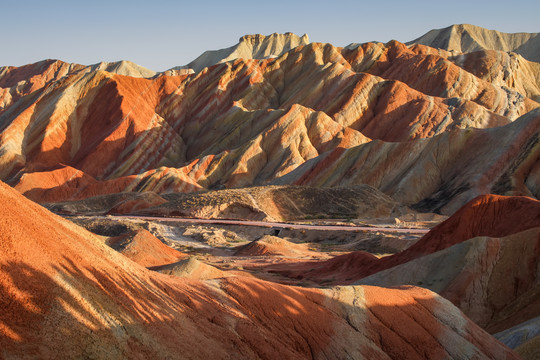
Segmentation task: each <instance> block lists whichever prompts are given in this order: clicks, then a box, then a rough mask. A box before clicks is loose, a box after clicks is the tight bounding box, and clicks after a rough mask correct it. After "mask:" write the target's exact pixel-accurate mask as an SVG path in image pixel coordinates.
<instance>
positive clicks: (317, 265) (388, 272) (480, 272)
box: [270, 195, 540, 333]
mask: <svg viewBox="0 0 540 360" xmlns="http://www.w3.org/2000/svg"><path fill="white" fill-rule="evenodd" d="M539 263H540V201H537V200H534V199H531V198H526V197H501V196H494V195H488V196H480V197H478V198H476V199H475V200H473V201H471V202H469V203H468V204H467V205H465V206H464V207H463V208H462V209H460V210H459V211H458V212H456V213H455V214H454V215H453V216H451V217H450V218H449V219H448V220H446V221H444V222H443V223H441V224H440V225H438V226H436V227H435V228H433V229H432V230H431V231H430V232H429V233H428V234H426V235H425V236H424V237H422V238H421V239H420V240H419V241H418V242H416V243H415V244H414V245H412V246H411V247H409V248H408V249H406V250H404V251H402V252H400V253H397V254H395V255H392V256H387V257H383V258H381V259H378V258H376V257H375V256H373V255H371V254H368V253H364V252H361V251H358V252H353V253H350V254H346V255H341V256H338V257H335V258H332V259H330V260H326V261H322V262H310V263H299V264H282V265H273V266H271V267H270V270H271V271H274V272H278V273H280V274H283V275H286V276H289V277H293V278H301V279H308V280H312V281H316V282H319V283H325V284H328V283H330V284H350V283H353V282H354V283H357V284H368V285H373V284H377V285H380V286H397V285H417V286H422V287H426V288H428V289H430V290H433V291H436V292H437V293H439V294H440V295H442V296H444V297H445V298H446V299H448V300H450V301H452V302H453V303H454V304H455V305H456V306H458V307H459V308H460V309H461V310H463V311H464V312H465V313H466V314H467V315H468V316H469V317H471V318H472V319H473V320H474V321H475V322H476V323H477V324H479V325H481V326H482V327H484V328H485V329H487V330H488V331H490V332H492V333H495V332H499V331H502V330H505V329H507V328H510V327H512V326H515V325H518V324H520V323H522V322H524V321H526V320H529V319H532V318H535V317H537V316H540V303H539V302H538V298H539V296H540V286H539V280H540V273H539V272H538V264H539Z"/></svg>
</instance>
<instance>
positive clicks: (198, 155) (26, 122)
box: [0, 38, 539, 212]
mask: <svg viewBox="0 0 540 360" xmlns="http://www.w3.org/2000/svg"><path fill="white" fill-rule="evenodd" d="M246 39H247V38H246ZM255 40H256V39H255ZM255 40H253V41H254V42H255V43H256V42H257V41H255ZM282 40H283V39H282ZM245 41H247V40H245ZM280 41H281V40H280ZM282 42H283V41H281V42H280V43H282ZM293 45H294V44H293ZM291 46H292V45H291ZM280 49H281V48H280ZM282 50H283V49H281V50H280V51H282ZM490 54H491V53H490ZM470 56H473V55H470V54H465V55H463V58H456V57H455V56H453V55H451V54H450V53H448V52H445V51H442V50H436V49H433V48H428V47H426V46H421V45H415V46H412V47H407V46H405V45H404V44H402V43H399V42H396V41H391V42H389V43H387V44H381V43H367V44H362V45H351V46H348V47H346V48H337V47H334V46H332V45H331V44H321V43H310V44H307V45H300V46H296V47H293V48H292V49H290V50H289V51H286V52H284V53H282V54H281V55H280V56H278V57H276V58H273V57H270V58H265V59H236V60H231V61H228V62H224V63H221V64H217V65H214V66H211V67H206V68H203V69H202V70H201V71H199V72H196V73H192V74H184V75H174V76H173V75H168V74H171V72H166V73H164V74H158V75H157V76H154V77H152V78H149V77H146V78H144V77H134V76H126V75H120V74H116V73H111V72H109V71H103V70H99V69H93V70H92V69H90V70H88V69H87V70H84V69H83V70H75V69H71V67H72V65H69V64H63V63H61V62H55V63H54V64H53V65H54V66H53V65H50V66H53V67H58V68H61V69H64V70H62V71H57V72H56V73H54V74H57V75H54V76H53V75H47V76H46V77H45V78H43V79H41V78H40V80H39V81H38V80H35V81H31V80H24V81H22V83H21V84H23V85H24V84H26V85H24V86H30V88H31V91H30V90H24V91H23V90H21V92H20V94H19V95H17V96H19V98H17V99H16V97H12V98H11V100H9V101H8V100H6V101H5V106H4V108H3V109H2V112H1V113H0V131H1V133H0V178H1V179H3V180H5V181H7V182H8V183H9V184H11V185H14V186H16V187H17V188H18V189H19V190H20V191H21V192H23V193H24V194H25V195H27V196H28V197H30V198H32V199H34V200H37V201H42V202H44V201H47V202H50V201H62V200H70V199H80V198H86V197H89V196H93V195H99V194H105V193H113V192H121V191H154V192H157V193H162V192H171V191H175V192H189V191H196V190H201V189H210V188H215V187H227V188H230V187H242V186H250V185H262V184H268V183H272V182H277V183H280V182H281V183H283V182H285V183H297V184H307V185H317V186H319V185H323V186H327V185H328V186H332V185H335V184H351V183H355V184H357V183H362V182H365V183H368V184H370V185H372V186H375V187H377V188H379V189H381V190H383V191H384V192H387V193H388V194H390V195H393V196H397V198H398V199H399V201H402V202H404V203H406V204H407V205H412V204H418V207H419V208H420V209H426V210H437V211H443V212H444V211H451V209H456V208H457V207H459V205H462V204H463V203H464V202H466V201H467V200H469V199H471V198H472V197H474V196H475V195H476V193H477V192H479V193H485V192H486V191H488V190H489V188H490V185H493V184H490V183H489V181H487V180H485V181H478V180H472V181H471V184H470V186H469V187H470V188H472V189H473V190H472V193H466V194H464V195H461V196H458V198H457V199H453V195H452V194H453V193H454V192H456V190H455V189H454V187H455V185H454V184H447V182H448V181H447V179H448V177H449V176H451V175H452V174H449V175H447V172H450V173H451V172H452V171H454V172H455V171H457V170H455V169H448V170H446V166H448V164H447V162H452V161H454V162H460V161H461V159H460V158H459V157H456V152H458V153H459V155H460V156H461V155H463V156H467V155H466V154H471V155H469V156H473V155H472V154H476V153H475V151H476V149H475V147H482V146H485V147H487V148H486V150H485V151H492V150H493V152H494V153H495V154H498V155H500V156H497V155H495V156H494V157H490V155H489V154H487V155H486V158H481V161H482V164H485V165H486V166H487V167H489V168H490V169H491V172H490V173H487V174H486V173H485V172H481V171H479V172H477V173H475V174H474V175H475V177H481V178H486V177H490V176H499V177H500V176H502V175H503V174H505V179H506V178H509V179H511V181H506V182H504V181H503V184H502V185H500V186H498V187H497V188H496V189H495V190H497V191H498V193H509V192H510V193H520V194H525V193H527V191H528V193H527V194H531V195H536V194H537V192H538V182H537V179H536V177H537V176H536V175H534V174H537V173H538V171H532V170H531V169H535V166H537V165H535V164H534V162H535V156H536V157H537V155H535V154H537V150H538V149H537V146H535V145H534V142H532V141H533V140H532V139H533V138H534V136H537V134H538V129H537V127H536V125H535V124H536V123H538V116H537V115H535V114H538V113H537V112H532V111H533V110H534V109H535V108H537V107H538V106H539V104H538V103H537V102H536V101H534V100H533V99H537V96H538V95H539V91H538V89H539V87H538V84H539V81H538V78H537V77H535V78H531V77H530V76H529V75H530V74H532V73H534V74H536V75H537V70H536V69H537V67H536V66H537V65H538V64H534V63H530V62H527V61H526V60H524V59H522V58H519V57H517V58H516V57H515V56H514V57H513V58H511V59H506V58H505V57H504V56H505V55H504V53H497V52H495V53H493V54H492V55H489V54H488V55H486V56H482V55H474V56H476V57H475V58H474V59H472V60H471V59H469V57H470ZM499 57H500V58H501V59H499ZM494 58H496V59H497V60H493V59H494ZM505 59H506V60H505ZM494 61H496V64H497V66H499V67H500V68H501V69H504V71H505V74H506V75H504V76H503V77H502V78H500V77H498V76H496V75H495V74H490V73H485V69H491V68H494V67H495V65H494ZM474 64H477V65H476V66H474ZM36 66H37V65H36ZM40 66H42V65H40ZM471 67H472V68H471ZM2 71H4V70H2ZM4 72H5V71H4ZM39 72H40V70H39V69H37V68H33V67H32V65H29V66H28V67H27V68H25V70H24V71H22V70H20V69H10V71H9V73H6V74H7V75H2V74H3V72H0V86H2V88H3V89H4V90H3V91H7V93H10V94H11V92H12V91H14V93H16V89H17V84H19V83H20V82H17V83H16V82H15V80H17V79H18V78H17V77H16V76H15V75H16V74H19V75H18V76H21V77H23V78H24V76H23V75H24V73H28V74H39ZM9 74H13V75H11V77H12V78H13V80H12V81H11V82H10V81H7V80H6V83H5V85H2V84H3V81H4V80H3V79H4V78H5V77H6V76H7V77H9V76H10V75H9ZM138 74H139V76H140V75H144V74H143V72H142V71H139V73H138ZM35 76H38V75H34V77H35ZM38 78H39V76H38ZM6 79H7V78H6ZM4 86H5V87H4ZM21 86H22V85H21ZM24 86H22V88H24ZM14 89H15V90H14ZM6 96H7V95H6ZM6 99H7V97H6ZM518 118H519V119H518ZM516 119H518V120H516ZM515 124H519V125H515ZM504 125H506V126H508V127H509V128H511V129H512V130H509V131H510V132H512V134H513V136H515V137H517V138H519V139H520V141H529V140H530V141H529V142H528V143H527V144H529V145H530V149H529V150H530V151H529V152H528V153H527V154H526V159H525V160H526V165H523V164H521V161H522V160H524V159H523V157H516V156H517V154H516V151H510V152H509V153H508V154H503V153H502V150H500V149H499V147H498V142H499V141H505V140H504V139H499V138H498V136H500V134H501V133H502V132H499V133H497V131H495V130H493V131H490V130H489V129H487V128H493V127H495V128H500V127H501V126H504ZM471 128H475V129H482V130H467V129H471ZM525 128H526V130H527V131H528V132H525ZM531 132H532V133H531ZM476 133H478V134H480V135H478V137H479V138H482V139H484V140H488V139H489V143H477V142H472V141H471V142H467V141H466V140H467V139H470V138H472V137H473V136H472V135H471V134H476ZM474 136H476V135H474ZM491 136H493V138H491ZM454 137H458V138H459V141H456V142H452V144H451V146H450V145H444V143H445V142H448V139H449V138H452V139H454ZM526 137H527V139H525V138H526ZM445 139H446V140H445ZM489 146H492V147H493V149H492V148H489ZM515 147H516V148H517V147H518V146H517V145H516V146H515ZM392 150H395V153H391V152H392ZM432 150H433V151H435V150H436V154H434V153H433V152H431V151H432ZM514 150H516V149H514ZM362 153H363V154H364V155H365V154H366V153H367V154H370V156H369V157H368V158H366V157H365V156H363V155H362ZM396 154H399V155H400V156H397V155H396ZM481 155H484V154H483V153H482V154H481ZM521 155H523V154H521V153H520V156H521ZM396 156H397V157H396ZM404 156H409V159H413V158H416V157H418V156H429V157H428V158H421V159H417V160H419V161H415V163H416V162H424V163H426V165H425V166H426V167H427V169H430V168H432V169H434V170H432V171H433V172H434V174H433V175H429V176H427V177H426V179H423V181H421V182H415V184H414V185H412V186H411V187H410V189H409V190H410V191H409V190H407V191H408V194H407V195H401V193H402V191H403V188H402V187H403V186H405V185H406V186H409V184H404V183H403V181H406V178H411V177H415V173H416V171H417V170H415V168H414V166H413V167H411V166H410V160H408V159H404V158H403V157H404ZM377 159H378V160H377ZM398 159H399V160H398ZM344 161H345V162H347V164H344V163H343V162H344ZM370 161H373V162H375V163H376V164H373V163H369V162H370ZM479 161H480V160H479ZM337 164H340V165H339V166H337ZM407 164H409V165H407ZM343 165H346V166H345V167H344V166H343ZM522 165H523V166H524V167H520V166H522ZM381 166H383V167H385V168H387V169H389V168H392V169H394V170H395V171H393V172H385V173H384V175H377V174H380V171H381ZM463 166H465V165H463ZM517 167H520V169H519V171H520V176H521V177H520V178H518V179H516V180H515V181H514V178H513V177H514V175H515V171H517V170H516V168H517ZM313 169H315V170H313ZM328 169H333V170H332V171H333V174H332V175H331V177H332V179H329V178H328ZM529 170H531V171H529ZM313 171H315V173H314V172H313ZM441 171H442V172H441ZM523 172H526V174H522V173H523ZM492 173H493V174H492ZM529 173H531V174H533V176H532V177H531V176H530V175H529ZM359 174H362V175H361V176H359ZM390 174H393V175H390ZM396 174H399V177H396ZM380 176H383V177H384V179H377V177H380ZM535 176H536V177H535ZM456 181H458V182H459V179H458V180H456ZM495 181H496V180H495ZM501 181H502V180H501ZM486 182H488V183H487V184H486ZM460 186H461V185H459V186H457V188H458V189H460V188H461V187H460ZM491 187H493V186H491ZM447 188H450V190H451V191H450V195H448V196H447V195H444V196H439V195H437V194H438V192H441V191H442V192H444V191H445V189H447ZM461 192H463V191H461ZM461 192H459V191H458V193H457V195H459V194H461ZM475 192H476V193H475ZM433 197H436V198H437V199H436V200H433V199H432V198H433ZM438 198H442V199H438ZM452 200H455V203H452ZM422 201H424V202H423V203H422ZM448 203H450V204H448Z"/></svg>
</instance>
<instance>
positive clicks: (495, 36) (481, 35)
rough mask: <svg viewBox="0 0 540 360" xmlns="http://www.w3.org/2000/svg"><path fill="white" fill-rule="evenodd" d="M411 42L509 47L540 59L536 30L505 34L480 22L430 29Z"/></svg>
mask: <svg viewBox="0 0 540 360" xmlns="http://www.w3.org/2000/svg"><path fill="white" fill-rule="evenodd" d="M410 44H424V45H427V46H430V47H434V48H440V49H445V50H448V51H456V52H460V53H468V52H473V51H478V50H500V51H511V52H515V53H517V54H520V55H522V56H523V57H524V58H525V59H527V60H530V61H535V62H540V36H539V34H538V33H514V34H508V33H503V32H499V31H496V30H488V29H484V28H481V27H479V26H474V25H469V24H460V25H452V26H449V27H446V28H444V29H436V30H431V31H429V32H428V33H426V34H425V35H422V36H421V37H419V38H418V39H416V40H413V41H411V42H410Z"/></svg>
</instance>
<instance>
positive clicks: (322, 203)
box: [18, 185, 414, 221]
mask: <svg viewBox="0 0 540 360" xmlns="http://www.w3.org/2000/svg"><path fill="white" fill-rule="evenodd" d="M18 189H19V190H20V188H19V187H18ZM25 194H26V195H27V196H28V197H30V198H31V197H32V196H31V193H25ZM46 206H47V207H48V208H49V209H50V210H52V211H54V212H57V213H62V214H79V215H82V214H87V215H97V214H101V215H105V214H137V215H150V216H182V217H195V218H201V219H239V220H247V219H249V220H267V221H292V220H302V219H325V218H331V219H336V218H337V219H340V218H351V219H352V218H355V219H375V218H388V217H391V216H401V215H405V214H412V213H414V211H412V210H410V209H408V208H407V207H405V206H402V205H401V204H399V203H397V202H396V201H394V200H393V199H392V198H390V197H389V196H387V195H385V194H383V193H381V192H380V191H379V190H377V189H375V188H373V187H371V186H368V185H355V186H349V187H334V188H315V187H309V186H260V187H259V186H257V187H249V188H242V189H224V190H213V191H207V192H195V193H169V194H162V195H161V196H159V195H157V194H156V193H153V192H142V193H120V194H111V195H103V196H96V197H91V198H88V199H84V200H76V201H66V202H58V203H53V204H47V205H46Z"/></svg>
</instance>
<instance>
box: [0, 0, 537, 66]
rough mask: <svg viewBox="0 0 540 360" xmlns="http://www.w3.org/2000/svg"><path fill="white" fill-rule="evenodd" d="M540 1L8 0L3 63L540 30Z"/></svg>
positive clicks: (159, 57) (158, 60) (140, 58)
mask: <svg viewBox="0 0 540 360" xmlns="http://www.w3.org/2000/svg"><path fill="white" fill-rule="evenodd" d="M539 15H540V1H538V0H529V1H520V0H514V1H508V0H506V1H499V0H492V1H484V0H480V1H475V0H467V1H462V0H453V1H445V2H439V1H433V0H431V1H427V0H426V1H424V0H421V1H414V0H409V1H394V0H387V1H382V0H379V1H377V0H376V1H369V2H367V1H366V2H364V1H358V0H357V1H353V0H351V1H349V0H346V1H339V0H325V1H320V0H312V1H303V0H302V1H294V0H285V1H284V0H266V1H255V0H252V1H244V0H238V1H203V0H201V1H196V0H192V1H189V2H187V1H168V0H151V1H139V0H132V1H127V0H108V1H102V0H94V1H79V0H48V1H43V0H40V1H35V0H27V1H16V0H10V1H7V0H0V24H2V27H3V29H4V31H3V34H4V35H3V36H2V42H1V43H2V46H1V51H0V66H3V65H23V64H27V63H32V62H36V61H39V60H42V59H47V58H52V59H60V60H64V61H68V62H77V63H81V64H93V63H97V62H100V61H116V60H131V61H133V62H136V63H138V64H140V65H142V66H146V67H148V68H150V69H152V70H156V71H162V70H165V69H168V68H171V67H173V66H177V65H184V64H186V63H188V62H189V61H191V60H193V59H194V58H195V57H197V56H198V55H200V54H201V53H202V52H203V51H205V50H213V49H219V48H224V47H228V46H231V45H234V44H235V43H236V42H237V41H238V38H239V37H240V36H242V35H245V34H256V33H260V34H271V33H273V32H287V31H290V32H294V33H296V34H298V35H302V34H304V33H307V34H308V35H309V37H310V40H311V41H318V42H330V43H332V44H334V45H336V46H344V45H347V44H349V43H351V42H366V41H371V40H377V41H384V42H386V41H388V40H391V39H396V40H399V41H403V42H405V41H409V40H413V39H414V38H416V37H418V36H420V35H422V34H424V33H426V32H427V31H429V30H431V29H434V28H443V27H447V26H449V25H451V24H461V23H467V24H474V25H478V26H482V27H485V28H488V29H494V30H499V31H503V32H540V17H539Z"/></svg>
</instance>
